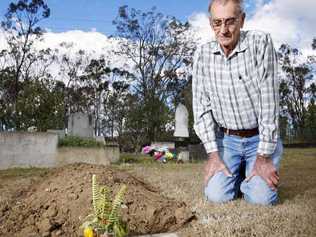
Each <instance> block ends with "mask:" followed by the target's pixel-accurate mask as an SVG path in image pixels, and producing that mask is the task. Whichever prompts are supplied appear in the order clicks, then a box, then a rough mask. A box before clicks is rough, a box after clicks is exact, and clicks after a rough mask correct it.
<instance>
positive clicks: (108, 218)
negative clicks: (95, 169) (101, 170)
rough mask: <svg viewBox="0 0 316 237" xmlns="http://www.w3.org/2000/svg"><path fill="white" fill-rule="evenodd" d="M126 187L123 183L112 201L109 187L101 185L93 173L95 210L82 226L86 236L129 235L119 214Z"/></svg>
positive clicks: (93, 202)
mask: <svg viewBox="0 0 316 237" xmlns="http://www.w3.org/2000/svg"><path fill="white" fill-rule="evenodd" d="M126 189H127V187H126V185H123V186H122V187H121V188H120V190H119V191H118V192H117V194H116V195H115V197H114V199H113V201H112V200H111V197H110V190H109V188H108V187H106V186H99V185H98V184H97V181H96V175H92V204H93V211H94V212H93V213H92V214H90V215H88V216H87V218H86V219H87V221H85V222H84V223H83V224H82V226H81V227H82V228H84V236H85V237H96V236H100V237H107V236H115V237H124V236H126V235H127V226H126V224H125V223H123V221H122V220H121V217H120V215H119V210H120V208H121V203H122V200H123V196H124V194H125V192H126Z"/></svg>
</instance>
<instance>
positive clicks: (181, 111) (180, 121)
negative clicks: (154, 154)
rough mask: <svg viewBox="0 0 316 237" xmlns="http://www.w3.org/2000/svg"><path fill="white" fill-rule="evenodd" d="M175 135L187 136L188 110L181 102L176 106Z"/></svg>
mask: <svg viewBox="0 0 316 237" xmlns="http://www.w3.org/2000/svg"><path fill="white" fill-rule="evenodd" d="M175 120H176V121H175V130H174V134H173V136H175V137H182V138H185V137H189V112H188V110H187V108H186V107H185V106H184V105H183V104H181V103H180V104H179V105H178V106H177V108H176V118H175Z"/></svg>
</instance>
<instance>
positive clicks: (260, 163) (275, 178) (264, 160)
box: [245, 154, 279, 191]
mask: <svg viewBox="0 0 316 237" xmlns="http://www.w3.org/2000/svg"><path fill="white" fill-rule="evenodd" d="M253 176H260V177H261V178H263V180H264V181H265V182H266V183H267V184H268V185H269V187H270V188H271V189H272V190H274V191H276V190H277V186H278V183H279V175H278V172H277V170H276V169H275V167H274V165H273V163H272V160H271V158H270V157H265V156H262V155H259V154H258V155H257V159H256V162H255V165H254V167H253V170H252V172H251V174H250V176H248V177H247V178H246V179H245V181H246V182H248V181H249V180H250V179H251V178H252V177H253Z"/></svg>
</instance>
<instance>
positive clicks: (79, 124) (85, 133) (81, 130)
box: [68, 113, 94, 138]
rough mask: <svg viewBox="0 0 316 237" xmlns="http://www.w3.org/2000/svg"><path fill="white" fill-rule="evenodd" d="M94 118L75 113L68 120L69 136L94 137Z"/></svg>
mask: <svg viewBox="0 0 316 237" xmlns="http://www.w3.org/2000/svg"><path fill="white" fill-rule="evenodd" d="M93 134H94V132H93V122H92V116H91V115H90V116H89V115H87V114H84V113H73V114H70V116H69V118H68V135H71V136H78V137H86V138H92V137H93Z"/></svg>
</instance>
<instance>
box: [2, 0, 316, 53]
mask: <svg viewBox="0 0 316 237" xmlns="http://www.w3.org/2000/svg"><path fill="white" fill-rule="evenodd" d="M10 2H11V1H10V0H0V19H1V18H2V19H3V16H4V14H5V12H6V10H7V7H8V5H9V3H10ZM46 3H47V4H48V6H49V7H50V9H51V16H50V17H49V18H48V19H45V21H43V22H41V26H42V27H44V28H46V29H47V30H48V31H49V32H51V33H50V36H51V38H52V39H51V40H50V41H49V42H50V44H51V43H52V41H53V40H55V41H59V40H58V38H62V39H63V40H65V38H67V39H69V41H79V40H80V44H81V45H87V46H90V45H91V42H95V41H96V40H100V38H102V37H103V38H104V39H105V38H107V36H110V35H113V34H115V27H114V26H113V25H112V21H113V20H114V19H115V17H116V16H117V11H118V8H119V7H120V6H122V5H128V6H129V7H132V8H135V9H139V10H142V11H148V10H149V9H150V8H151V7H153V6H156V7H157V9H158V11H160V12H162V13H164V14H166V15H172V16H175V17H176V18H178V19H180V20H182V21H189V22H190V23H191V24H192V26H193V27H195V28H196V29H197V30H198V31H199V32H200V35H201V36H202V37H204V38H205V39H209V38H211V37H212V33H211V29H210V27H209V23H208V19H207V6H208V0H186V1H184V0H46ZM245 10H246V15H247V17H246V23H245V27H244V28H245V29H256V30H263V31H266V32H269V33H271V36H272V38H273V40H274V42H275V45H276V47H279V46H280V44H282V43H288V44H290V45H292V46H294V47H298V48H300V49H301V50H302V51H304V52H305V53H306V54H309V53H311V52H312V51H311V46H310V45H311V42H312V39H313V37H316V25H315V22H316V14H315V11H316V0H245ZM0 33H1V32H0ZM0 36H1V35H0ZM94 39H95V41H94ZM0 40H1V39H0ZM0 43H1V42H0ZM0 45H1V44H0Z"/></svg>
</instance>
